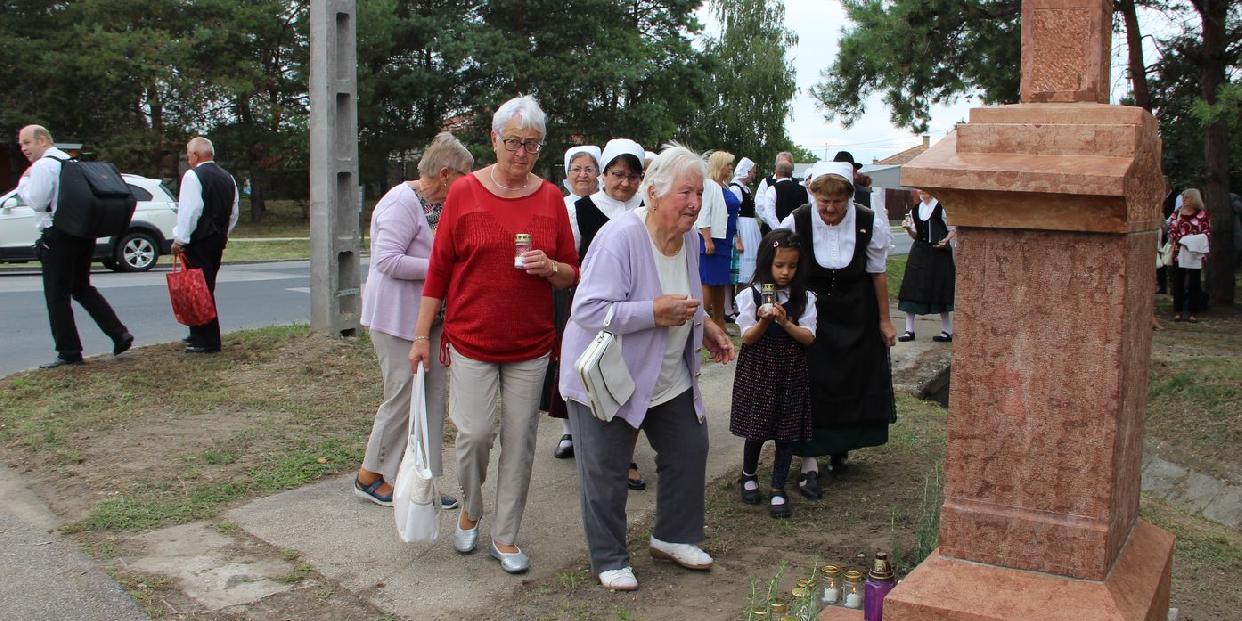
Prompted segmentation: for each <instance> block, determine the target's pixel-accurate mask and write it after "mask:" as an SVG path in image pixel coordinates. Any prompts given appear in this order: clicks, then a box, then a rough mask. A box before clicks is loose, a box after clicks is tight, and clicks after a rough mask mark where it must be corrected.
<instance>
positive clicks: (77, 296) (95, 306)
mask: <svg viewBox="0 0 1242 621" xmlns="http://www.w3.org/2000/svg"><path fill="white" fill-rule="evenodd" d="M17 143H18V146H20V147H21V149H22V154H23V155H25V156H26V159H28V160H30V168H27V169H26V172H24V173H22V177H21V179H20V180H19V181H18V183H17V195H18V196H20V197H21V199H22V200H23V201H25V203H26V206H28V207H30V209H31V210H32V211H34V215H35V217H34V221H35V226H36V227H37V228H38V229H39V239H38V240H37V241H36V242H35V255H36V256H37V257H38V259H39V262H40V263H41V264H42V268H43V297H44V298H45V299H46V301H47V314H48V320H49V322H50V323H51V325H52V340H54V341H55V342H56V358H55V359H54V360H52V361H51V362H48V363H46V364H42V365H39V366H40V368H44V369H52V368H55V367H60V366H64V365H67V364H81V362H82V339H81V337H80V336H79V335H78V327H77V325H76V324H75V323H74V322H73V307H72V306H71V305H70V304H69V302H70V300H77V302H78V304H81V305H82V308H84V309H86V312H87V313H89V314H90V316H91V319H94V320H95V323H96V324H97V325H98V326H99V329H100V330H103V331H104V333H105V334H107V335H108V336H109V337H111V338H112V355H114V356H118V355H120V354H121V353H122V352H124V351H126V350H127V349H129V348H130V346H132V345H133V344H134V336H133V335H132V334H130V333H129V330H128V329H127V328H126V327H125V324H123V323H121V320H120V319H118V318H117V316H116V312H114V311H113V310H112V306H110V305H109V304H108V301H107V300H105V299H104V297H103V295H101V294H100V293H99V291H98V290H97V289H95V287H92V286H91V255H92V254H93V253H94V251H95V240H94V239H90V238H87V237H76V236H73V235H69V234H68V233H65V232H64V231H62V230H61V229H58V228H56V207H57V201H58V200H59V198H60V163H61V161H62V160H66V159H68V158H69V154H68V153H65V152H64V151H61V150H60V149H57V148H56V143H54V142H53V141H52V134H50V133H49V132H48V131H47V129H45V128H44V127H42V126H40V125H27V126H26V127H23V128H22V129H21V131H19V132H18V133H17Z"/></svg>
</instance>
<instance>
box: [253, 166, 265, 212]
mask: <svg viewBox="0 0 1242 621" xmlns="http://www.w3.org/2000/svg"><path fill="white" fill-rule="evenodd" d="M265 185H266V184H265V183H264V180H263V175H261V174H259V173H258V171H255V174H253V175H251V177H250V221H251V222H262V221H263V214H264V212H266V211H267V201H266V199H265V198H264V196H263V191H264V186H265Z"/></svg>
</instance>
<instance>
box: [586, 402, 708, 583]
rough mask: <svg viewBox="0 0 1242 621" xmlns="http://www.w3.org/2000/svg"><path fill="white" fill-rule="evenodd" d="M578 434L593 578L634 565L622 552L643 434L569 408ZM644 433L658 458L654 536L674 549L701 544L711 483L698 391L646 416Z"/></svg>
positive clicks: (617, 421) (626, 425)
mask: <svg viewBox="0 0 1242 621" xmlns="http://www.w3.org/2000/svg"><path fill="white" fill-rule="evenodd" d="M567 403H568V406H569V420H570V421H572V422H571V423H570V424H572V425H573V428H574V460H575V461H576V462H577V464H578V480H579V482H580V484H581V490H582V493H581V497H582V527H583V530H585V531H586V540H587V551H588V554H589V555H590V557H591V571H593V572H595V573H599V572H602V571H609V570H614V569H621V568H622V567H627V566H629V564H630V552H629V550H628V549H626V547H625V501H626V498H627V497H628V495H629V487H628V486H627V485H626V475H627V472H628V470H629V466H630V458H631V456H632V455H633V452H634V441H635V440H636V439H637V437H638V430H637V429H635V428H633V427H631V426H630V424H629V423H627V422H625V421H624V420H622V419H621V418H614V419H612V421H611V422H608V423H605V422H604V421H602V420H600V419H598V418H595V415H593V414H591V409H590V408H588V407H587V406H585V405H582V404H581V403H578V402H576V401H568V402H567ZM642 429H643V431H644V432H646V434H647V441H648V442H650V443H651V447H652V448H654V449H655V451H656V460H655V461H656V476H657V480H658V483H659V485H658V488H659V490H658V495H657V496H656V518H655V528H654V529H653V530H652V531H651V536H652V537H655V538H656V539H660V540H662V541H667V542H670V543H688V544H692V545H696V544H698V543H699V542H700V541H702V540H703V512H704V502H705V501H704V496H705V493H706V490H705V486H706V477H707V444H708V442H707V422H706V421H705V422H702V423H700V422H699V419H698V417H696V416H695V415H694V391H692V390H687V391H686V392H684V393H682V394H680V395H678V396H677V397H676V398H674V399H673V400H672V401H668V402H666V403H663V404H661V405H658V406H656V407H654V408H651V409H649V410H647V417H646V418H645V419H644V420H643V424H642Z"/></svg>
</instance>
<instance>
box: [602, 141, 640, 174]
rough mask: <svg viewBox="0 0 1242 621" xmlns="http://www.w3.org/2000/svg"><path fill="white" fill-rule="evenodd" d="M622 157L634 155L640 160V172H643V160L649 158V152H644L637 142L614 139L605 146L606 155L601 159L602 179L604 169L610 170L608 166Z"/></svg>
mask: <svg viewBox="0 0 1242 621" xmlns="http://www.w3.org/2000/svg"><path fill="white" fill-rule="evenodd" d="M621 155H633V156H634V157H636V158H638V168H639V172H642V168H643V159H644V158H645V157H647V152H646V151H644V150H643V148H642V147H640V146H638V143H637V142H634V141H633V140H630V139H629V138H613V139H612V140H609V141H608V144H606V145H604V154H603V156H602V157H600V158H599V172H600V175H601V177H602V176H603V174H604V169H605V168H608V165H609V164H611V163H612V161H613V160H615V159H617V157H618V156H621Z"/></svg>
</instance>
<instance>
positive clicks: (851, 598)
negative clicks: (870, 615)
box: [845, 593, 863, 608]
mask: <svg viewBox="0 0 1242 621" xmlns="http://www.w3.org/2000/svg"><path fill="white" fill-rule="evenodd" d="M862 602H863V596H862V595H861V594H860V593H850V594H849V595H846V596H845V607H846V608H862Z"/></svg>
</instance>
